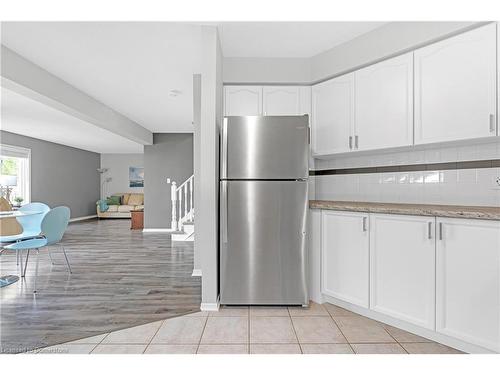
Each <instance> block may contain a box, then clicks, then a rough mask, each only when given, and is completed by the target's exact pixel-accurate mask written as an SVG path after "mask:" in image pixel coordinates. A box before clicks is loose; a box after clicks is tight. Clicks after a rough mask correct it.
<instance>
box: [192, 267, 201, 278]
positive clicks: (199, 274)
mask: <svg viewBox="0 0 500 375" xmlns="http://www.w3.org/2000/svg"><path fill="white" fill-rule="evenodd" d="M191 276H199V277H201V269H199V268H193V273H192V274H191Z"/></svg>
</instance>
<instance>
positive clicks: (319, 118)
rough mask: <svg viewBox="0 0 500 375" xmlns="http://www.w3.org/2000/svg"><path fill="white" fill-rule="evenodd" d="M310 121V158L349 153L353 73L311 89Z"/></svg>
mask: <svg viewBox="0 0 500 375" xmlns="http://www.w3.org/2000/svg"><path fill="white" fill-rule="evenodd" d="M311 117H312V118H311V129H312V149H313V154H315V155H327V154H335V153H339V152H346V151H349V149H350V148H349V137H351V136H352V127H353V124H354V74H353V73H351V74H347V75H344V76H341V77H338V78H334V79H332V80H329V81H326V82H323V83H320V84H317V85H315V86H313V88H312V114H311ZM351 142H352V141H351Z"/></svg>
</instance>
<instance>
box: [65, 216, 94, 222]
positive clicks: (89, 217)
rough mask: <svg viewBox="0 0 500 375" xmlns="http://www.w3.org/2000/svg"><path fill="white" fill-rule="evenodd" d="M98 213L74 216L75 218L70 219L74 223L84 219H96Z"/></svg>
mask: <svg viewBox="0 0 500 375" xmlns="http://www.w3.org/2000/svg"><path fill="white" fill-rule="evenodd" d="M96 217H97V215H89V216H80V217H74V218H73V219H69V222H70V223H74V222H75V221H82V220H89V219H95V218H96Z"/></svg>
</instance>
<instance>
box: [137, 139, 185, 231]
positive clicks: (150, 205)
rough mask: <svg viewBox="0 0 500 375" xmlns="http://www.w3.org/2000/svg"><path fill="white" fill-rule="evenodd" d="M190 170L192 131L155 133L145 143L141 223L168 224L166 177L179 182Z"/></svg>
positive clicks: (155, 225)
mask: <svg viewBox="0 0 500 375" xmlns="http://www.w3.org/2000/svg"><path fill="white" fill-rule="evenodd" d="M192 174H193V134H191V133H189V134H188V133H168V134H166V133H165V134H162V133H155V134H153V144H152V145H148V146H144V227H145V228H148V229H153V228H170V221H171V218H172V202H171V199H170V185H169V184H167V182H166V179H167V177H168V178H170V179H171V180H172V181H175V182H177V184H178V185H180V184H181V183H183V182H184V181H185V180H186V179H187V178H188V177H190V176H191V175H192Z"/></svg>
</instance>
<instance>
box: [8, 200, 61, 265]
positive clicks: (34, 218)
mask: <svg viewBox="0 0 500 375" xmlns="http://www.w3.org/2000/svg"><path fill="white" fill-rule="evenodd" d="M49 210H50V207H49V206H47V205H46V204H45V203H40V202H32V203H28V204H25V205H24V206H21V207H19V211H21V212H27V211H37V212H40V213H39V214H37V215H29V216H20V217H16V218H15V219H14V220H17V222H18V225H20V226H21V228H22V232H21V233H19V234H14V235H10V236H1V237H0V242H1V243H11V242H19V241H23V240H29V239H31V238H36V237H39V236H40V233H41V231H42V228H41V224H42V220H43V218H44V216H45V214H46V213H47V212H49ZM19 254H20V253H16V256H17V265H19V258H20V257H19ZM49 257H50V261H51V262H52V263H53V261H52V255H51V254H50V251H49ZM22 273H23V270H22V259H21V274H22Z"/></svg>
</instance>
